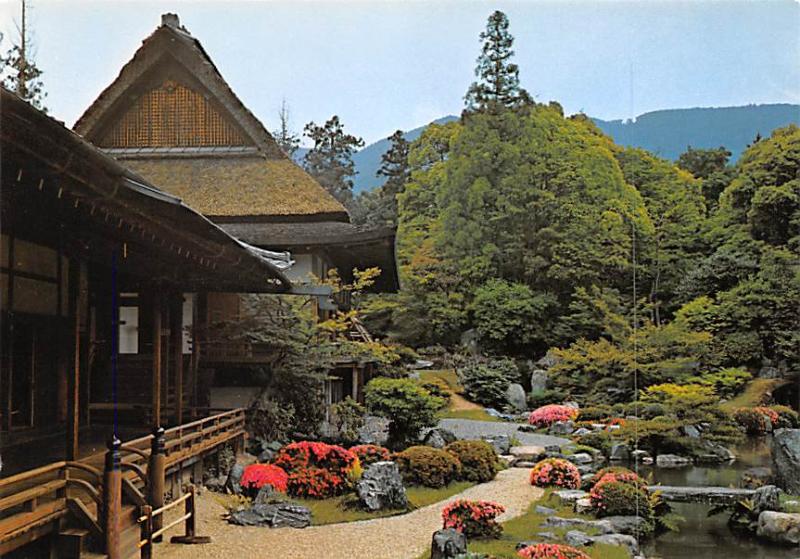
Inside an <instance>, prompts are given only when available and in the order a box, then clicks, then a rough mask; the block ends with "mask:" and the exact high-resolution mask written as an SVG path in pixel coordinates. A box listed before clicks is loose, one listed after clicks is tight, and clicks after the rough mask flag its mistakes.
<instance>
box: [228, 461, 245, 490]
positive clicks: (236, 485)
mask: <svg viewBox="0 0 800 559" xmlns="http://www.w3.org/2000/svg"><path fill="white" fill-rule="evenodd" d="M243 475H244V466H243V465H242V464H239V463H238V462H237V463H236V464H234V465H233V467H232V468H231V471H230V472H228V479H226V480H225V489H226V490H228V491H230V492H231V493H233V494H234V495H240V494H241V493H242V485H241V482H242V476H243Z"/></svg>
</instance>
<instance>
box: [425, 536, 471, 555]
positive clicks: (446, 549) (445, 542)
mask: <svg viewBox="0 0 800 559" xmlns="http://www.w3.org/2000/svg"><path fill="white" fill-rule="evenodd" d="M466 552H467V537H466V536H465V535H464V534H462V533H461V532H459V531H458V530H455V529H453V528H446V529H444V530H437V531H436V532H434V533H433V538H432V539H431V559H454V558H455V557H457V556H459V555H461V554H463V553H466Z"/></svg>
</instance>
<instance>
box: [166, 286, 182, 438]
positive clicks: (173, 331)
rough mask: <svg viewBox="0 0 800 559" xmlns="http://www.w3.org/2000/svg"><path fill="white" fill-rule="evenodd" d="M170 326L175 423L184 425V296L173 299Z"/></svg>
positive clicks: (176, 296)
mask: <svg viewBox="0 0 800 559" xmlns="http://www.w3.org/2000/svg"><path fill="white" fill-rule="evenodd" d="M171 303H172V305H171V308H170V319H171V324H170V326H169V333H170V344H169V345H170V348H171V349H172V372H173V378H174V379H175V422H176V424H177V425H180V424H181V423H183V295H182V294H180V293H176V294H175V295H174V296H173V297H172V301H171Z"/></svg>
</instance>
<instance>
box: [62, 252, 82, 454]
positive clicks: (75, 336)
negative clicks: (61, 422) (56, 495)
mask: <svg viewBox="0 0 800 559" xmlns="http://www.w3.org/2000/svg"><path fill="white" fill-rule="evenodd" d="M79 284H80V264H78V263H77V262H71V263H70V270H69V292H70V293H69V317H70V321H71V322H70V324H71V328H70V330H71V336H70V337H71V338H72V340H71V341H72V351H71V356H72V359H71V363H70V364H69V365H68V366H67V431H66V433H67V460H77V459H78V445H79V443H78V430H79V429H80V415H81V412H80V409H81V408H80V378H81V372H80V371H81V312H80V311H81V309H80V304H79V301H80V285H79Z"/></svg>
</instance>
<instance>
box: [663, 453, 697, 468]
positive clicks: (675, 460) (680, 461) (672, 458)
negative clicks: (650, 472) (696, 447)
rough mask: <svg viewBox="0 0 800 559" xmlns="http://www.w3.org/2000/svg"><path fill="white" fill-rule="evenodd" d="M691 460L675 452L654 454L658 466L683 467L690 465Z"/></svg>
mask: <svg viewBox="0 0 800 559" xmlns="http://www.w3.org/2000/svg"><path fill="white" fill-rule="evenodd" d="M691 465H692V460H691V459H690V458H686V457H685V456H678V455H677V454H659V455H658V456H656V466H658V467H659V468H684V467H686V466H691Z"/></svg>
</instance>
